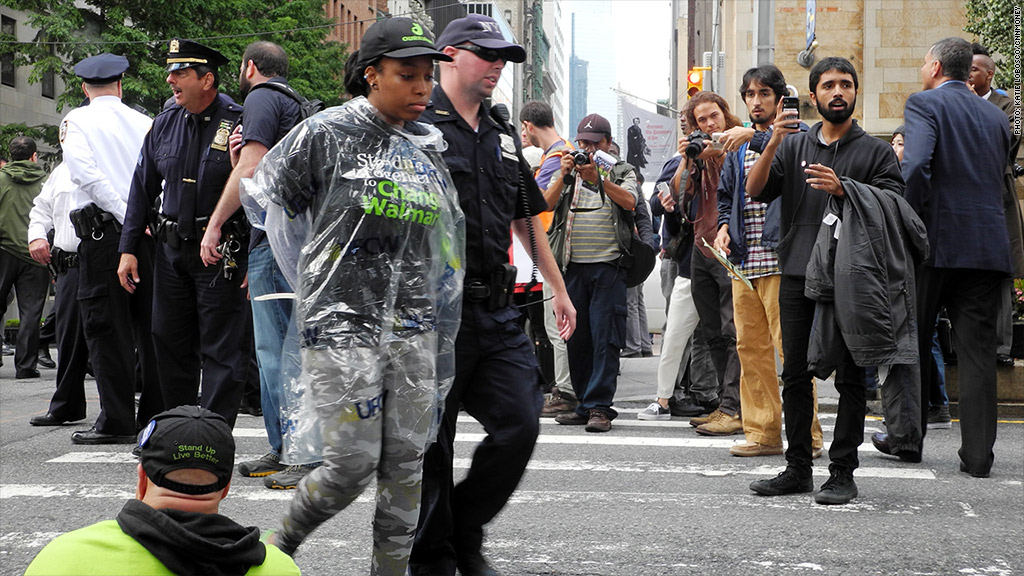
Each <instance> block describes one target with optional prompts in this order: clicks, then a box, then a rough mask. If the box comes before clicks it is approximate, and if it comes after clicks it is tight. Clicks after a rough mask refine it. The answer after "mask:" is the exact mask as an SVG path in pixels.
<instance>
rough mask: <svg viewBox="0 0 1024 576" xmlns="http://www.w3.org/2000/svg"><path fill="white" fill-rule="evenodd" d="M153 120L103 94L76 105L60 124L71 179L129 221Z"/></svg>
mask: <svg viewBox="0 0 1024 576" xmlns="http://www.w3.org/2000/svg"><path fill="white" fill-rule="evenodd" d="M152 125H153V120H152V119H150V117H149V116H146V115H145V114H142V113H141V112H136V111H135V110H133V109H131V108H129V107H128V106H125V105H124V104H123V103H122V102H121V99H120V98H118V97H117V96H99V97H97V98H94V99H92V100H91V101H90V103H89V105H88V106H85V107H84V108H76V109H74V110H72V111H71V112H68V115H67V116H65V117H64V120H63V121H62V122H61V124H60V144H61V148H63V149H64V162H65V163H66V164H67V165H68V168H69V169H70V171H71V180H72V181H73V182H74V183H75V185H77V186H78V187H79V188H80V189H81V191H82V198H81V203H80V204H79V205H78V206H75V208H81V207H82V206H85V205H86V204H88V203H90V202H95V203H96V205H97V206H99V207H100V208H102V209H103V210H106V211H107V212H110V213H112V214H114V216H115V217H116V218H117V221H118V222H120V223H122V224H123V223H124V213H125V210H127V208H128V192H129V190H131V187H132V175H133V174H134V173H135V165H136V164H137V163H138V160H139V151H140V150H141V149H142V140H143V139H144V138H145V137H146V133H147V132H149V129H150V127H151V126H152Z"/></svg>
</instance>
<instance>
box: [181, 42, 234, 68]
mask: <svg viewBox="0 0 1024 576" xmlns="http://www.w3.org/2000/svg"><path fill="white" fill-rule="evenodd" d="M227 63H228V59H227V58H225V57H224V55H223V54H221V53H220V52H218V51H216V50H214V49H213V48H210V47H209V46H203V45H202V44H200V43H199V42H194V41H192V40H183V39H181V38H174V39H173V40H171V42H170V44H169V45H168V47H167V71H168V72H174V71H175V70H181V69H182V68H191V67H193V66H209V67H210V68H219V67H221V66H223V65H225V64H227Z"/></svg>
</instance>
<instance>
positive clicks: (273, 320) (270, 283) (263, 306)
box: [249, 238, 292, 456]
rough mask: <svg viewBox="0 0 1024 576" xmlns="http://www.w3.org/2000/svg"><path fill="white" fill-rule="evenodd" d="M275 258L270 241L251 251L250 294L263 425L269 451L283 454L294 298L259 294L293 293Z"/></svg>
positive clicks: (265, 240)
mask: <svg viewBox="0 0 1024 576" xmlns="http://www.w3.org/2000/svg"><path fill="white" fill-rule="evenodd" d="M291 291H292V289H291V286H289V285H288V282H286V281H285V279H284V275H283V274H282V273H281V269H280V268H278V266H277V262H276V261H275V260H274V253H273V252H271V250H270V243H269V242H268V241H267V239H266V238H264V239H263V240H262V241H261V242H260V243H259V244H257V245H256V247H254V248H253V249H252V250H251V251H250V252H249V297H250V298H251V304H252V323H253V331H254V335H255V343H256V361H257V362H258V363H259V367H260V397H261V399H262V405H263V424H264V426H266V428H267V440H268V441H269V442H270V451H271V452H273V453H274V454H277V455H278V456H280V455H281V395H282V391H283V388H282V384H281V349H282V348H283V346H284V338H285V335H286V334H287V333H288V324H289V323H290V322H291V321H292V300H265V301H262V302H257V301H256V297H257V296H262V295H264V294H274V293H277V292H291Z"/></svg>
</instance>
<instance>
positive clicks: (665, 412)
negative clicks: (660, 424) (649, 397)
mask: <svg viewBox="0 0 1024 576" xmlns="http://www.w3.org/2000/svg"><path fill="white" fill-rule="evenodd" d="M636 419H637V420H671V419H672V412H671V411H669V409H668V408H665V407H664V406H662V405H661V404H658V403H657V402H651V405H650V406H648V407H647V408H644V409H643V410H642V411H640V412H638V413H637V415H636Z"/></svg>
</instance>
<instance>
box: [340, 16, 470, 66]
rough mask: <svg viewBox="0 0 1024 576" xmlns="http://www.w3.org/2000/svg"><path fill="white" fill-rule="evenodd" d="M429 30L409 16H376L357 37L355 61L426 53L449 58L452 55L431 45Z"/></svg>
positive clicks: (444, 59) (363, 61) (449, 59)
mask: <svg viewBox="0 0 1024 576" xmlns="http://www.w3.org/2000/svg"><path fill="white" fill-rule="evenodd" d="M433 40H434V39H433V37H432V35H431V34H430V31H429V30H426V29H424V28H423V26H422V25H421V24H419V23H418V22H416V21H415V20H413V19H412V18H403V17H394V18H386V19H384V20H378V21H377V22H374V24H373V25H372V26H370V28H369V29H368V30H367V31H366V33H365V34H363V38H362V40H360V41H359V62H360V63H361V64H363V63H365V64H369V63H370V62H374V61H376V60H377V59H379V58H381V57H388V58H415V57H416V56H428V57H430V58H431V59H433V60H443V61H445V62H451V60H452V57H451V56H449V55H447V54H445V53H444V52H441V51H440V50H438V49H437V48H435V47H434V41H433Z"/></svg>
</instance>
